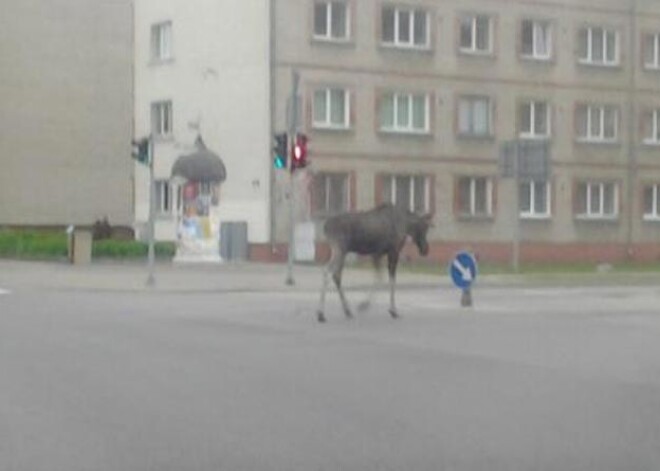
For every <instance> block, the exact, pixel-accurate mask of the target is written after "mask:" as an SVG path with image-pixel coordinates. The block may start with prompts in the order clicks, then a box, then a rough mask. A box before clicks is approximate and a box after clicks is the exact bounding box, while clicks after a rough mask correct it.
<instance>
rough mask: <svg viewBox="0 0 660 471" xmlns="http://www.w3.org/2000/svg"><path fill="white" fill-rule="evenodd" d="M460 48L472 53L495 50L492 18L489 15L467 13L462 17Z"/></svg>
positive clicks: (487, 52) (485, 52) (488, 52)
mask: <svg viewBox="0 0 660 471" xmlns="http://www.w3.org/2000/svg"><path fill="white" fill-rule="evenodd" d="M460 25H461V26H460V28H461V30H460V50H461V52H467V53H471V54H490V53H491V52H493V31H492V19H491V18H490V17H489V16H487V15H465V16H463V17H461V19H460Z"/></svg>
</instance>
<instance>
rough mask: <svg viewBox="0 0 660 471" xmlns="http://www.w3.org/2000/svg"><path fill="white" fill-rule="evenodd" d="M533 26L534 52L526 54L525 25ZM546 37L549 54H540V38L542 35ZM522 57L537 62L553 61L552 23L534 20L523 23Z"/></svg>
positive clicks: (523, 21) (521, 34)
mask: <svg viewBox="0 0 660 471" xmlns="http://www.w3.org/2000/svg"><path fill="white" fill-rule="evenodd" d="M526 24H531V27H532V51H531V53H526V52H525V51H524V45H525V42H524V41H525V35H524V31H525V25H526ZM542 34H544V35H545V40H546V43H547V49H548V50H547V52H546V53H543V52H540V51H539V49H540V43H539V41H540V38H541V35H542ZM520 36H521V38H520V55H521V57H523V58H524V59H532V60H537V61H549V60H550V59H552V52H553V38H552V22H550V21H549V20H533V19H529V18H527V19H524V20H522V23H521V33H520Z"/></svg>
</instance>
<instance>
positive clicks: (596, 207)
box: [576, 182, 619, 219]
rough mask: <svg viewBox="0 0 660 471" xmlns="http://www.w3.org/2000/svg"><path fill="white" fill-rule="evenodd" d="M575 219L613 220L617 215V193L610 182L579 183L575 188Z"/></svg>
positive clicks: (615, 187)
mask: <svg viewBox="0 0 660 471" xmlns="http://www.w3.org/2000/svg"><path fill="white" fill-rule="evenodd" d="M576 207H577V214H576V215H577V217H578V218H581V219H615V218H616V217H617V216H618V213H619V209H618V208H619V191H618V187H617V185H616V184H615V183H612V182H580V183H579V184H578V187H577V202H576Z"/></svg>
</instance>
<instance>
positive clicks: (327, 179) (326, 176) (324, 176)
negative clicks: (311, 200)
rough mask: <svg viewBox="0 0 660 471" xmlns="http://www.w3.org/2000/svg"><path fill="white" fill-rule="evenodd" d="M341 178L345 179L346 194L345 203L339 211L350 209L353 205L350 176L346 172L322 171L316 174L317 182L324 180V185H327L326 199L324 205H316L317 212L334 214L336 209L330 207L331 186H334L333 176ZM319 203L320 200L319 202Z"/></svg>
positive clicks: (315, 210)
mask: <svg viewBox="0 0 660 471" xmlns="http://www.w3.org/2000/svg"><path fill="white" fill-rule="evenodd" d="M337 177H339V178H341V179H343V181H344V191H345V192H346V194H345V195H344V198H345V199H344V201H345V205H344V207H343V208H341V209H340V210H339V211H340V212H341V211H348V210H349V208H350V207H351V187H350V176H349V174H348V173H345V172H320V173H318V174H317V175H316V176H315V180H316V183H318V182H319V181H322V185H323V186H324V187H325V201H323V205H322V206H323V207H314V212H315V213H317V214H324V215H325V214H332V213H334V210H333V209H332V208H331V207H330V206H331V205H330V201H331V199H332V198H331V191H332V190H331V188H332V178H337ZM317 204H318V202H317Z"/></svg>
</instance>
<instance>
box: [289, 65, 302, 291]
mask: <svg viewBox="0 0 660 471" xmlns="http://www.w3.org/2000/svg"><path fill="white" fill-rule="evenodd" d="M291 78H292V86H291V101H290V103H291V112H290V114H289V115H288V120H289V123H288V124H289V138H291V139H293V140H294V143H293V144H292V146H291V149H293V145H295V136H296V131H297V130H298V82H299V81H300V74H299V73H298V71H297V70H295V69H294V70H293V71H292V73H291ZM287 160H288V162H289V166H290V167H289V250H288V251H287V252H288V253H287V264H286V284H287V286H293V285H294V284H295V281H294V279H293V256H294V252H295V241H294V239H295V210H296V200H295V195H294V185H293V183H294V182H293V159H292V158H289V159H287Z"/></svg>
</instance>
